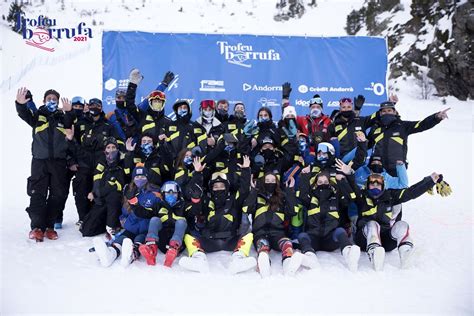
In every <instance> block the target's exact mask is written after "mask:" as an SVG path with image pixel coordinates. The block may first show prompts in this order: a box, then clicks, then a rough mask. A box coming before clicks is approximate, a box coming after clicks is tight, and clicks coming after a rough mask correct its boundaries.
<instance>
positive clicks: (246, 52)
mask: <svg viewBox="0 0 474 316" xmlns="http://www.w3.org/2000/svg"><path fill="white" fill-rule="evenodd" d="M216 44H217V45H218V47H219V53H220V54H221V55H223V56H224V58H225V59H226V60H227V62H228V63H231V64H234V65H237V66H242V67H246V68H251V67H252V65H251V64H250V62H251V61H252V60H266V61H276V60H280V54H279V53H278V52H276V51H275V50H274V49H269V50H268V51H266V52H257V51H254V49H253V47H252V45H244V44H242V43H238V44H237V45H230V44H229V43H228V42H223V41H218V42H216Z"/></svg>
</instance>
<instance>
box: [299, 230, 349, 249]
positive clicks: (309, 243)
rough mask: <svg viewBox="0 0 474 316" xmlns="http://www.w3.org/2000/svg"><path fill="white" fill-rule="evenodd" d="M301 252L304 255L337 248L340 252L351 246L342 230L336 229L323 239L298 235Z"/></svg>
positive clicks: (305, 234) (311, 235) (344, 231)
mask: <svg viewBox="0 0 474 316" xmlns="http://www.w3.org/2000/svg"><path fill="white" fill-rule="evenodd" d="M298 241H299V242H300V249H301V252H303V253H306V252H308V251H310V252H316V251H334V250H336V249H337V248H339V249H340V250H341V251H342V249H344V248H345V247H346V246H349V245H352V243H351V241H350V240H349V236H348V235H347V232H346V230H345V229H344V228H342V227H338V228H336V229H334V230H333V231H331V232H330V233H329V234H327V235H326V236H323V237H319V236H316V235H314V234H308V233H301V234H299V235H298Z"/></svg>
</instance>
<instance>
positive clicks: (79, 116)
mask: <svg viewBox="0 0 474 316" xmlns="http://www.w3.org/2000/svg"><path fill="white" fill-rule="evenodd" d="M74 114H76V117H77V118H81V117H82V115H84V111H83V110H82V109H74Z"/></svg>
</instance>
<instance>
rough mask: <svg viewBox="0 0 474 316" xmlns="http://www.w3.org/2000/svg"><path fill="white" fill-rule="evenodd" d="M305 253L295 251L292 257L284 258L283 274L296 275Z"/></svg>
mask: <svg viewBox="0 0 474 316" xmlns="http://www.w3.org/2000/svg"><path fill="white" fill-rule="evenodd" d="M303 258H304V255H303V254H302V253H301V252H299V251H298V252H295V253H293V255H292V256H291V257H286V258H285V259H283V274H284V275H288V276H294V275H295V273H296V271H298V269H299V267H300V266H301V263H302V262H303Z"/></svg>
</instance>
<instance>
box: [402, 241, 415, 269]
mask: <svg viewBox="0 0 474 316" xmlns="http://www.w3.org/2000/svg"><path fill="white" fill-rule="evenodd" d="M413 249H414V248H413V244H412V243H409V242H407V243H403V244H401V245H400V246H398V254H399V256H400V267H401V268H402V269H406V268H408V267H409V266H410V265H411V263H412V258H413V256H412V255H413Z"/></svg>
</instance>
